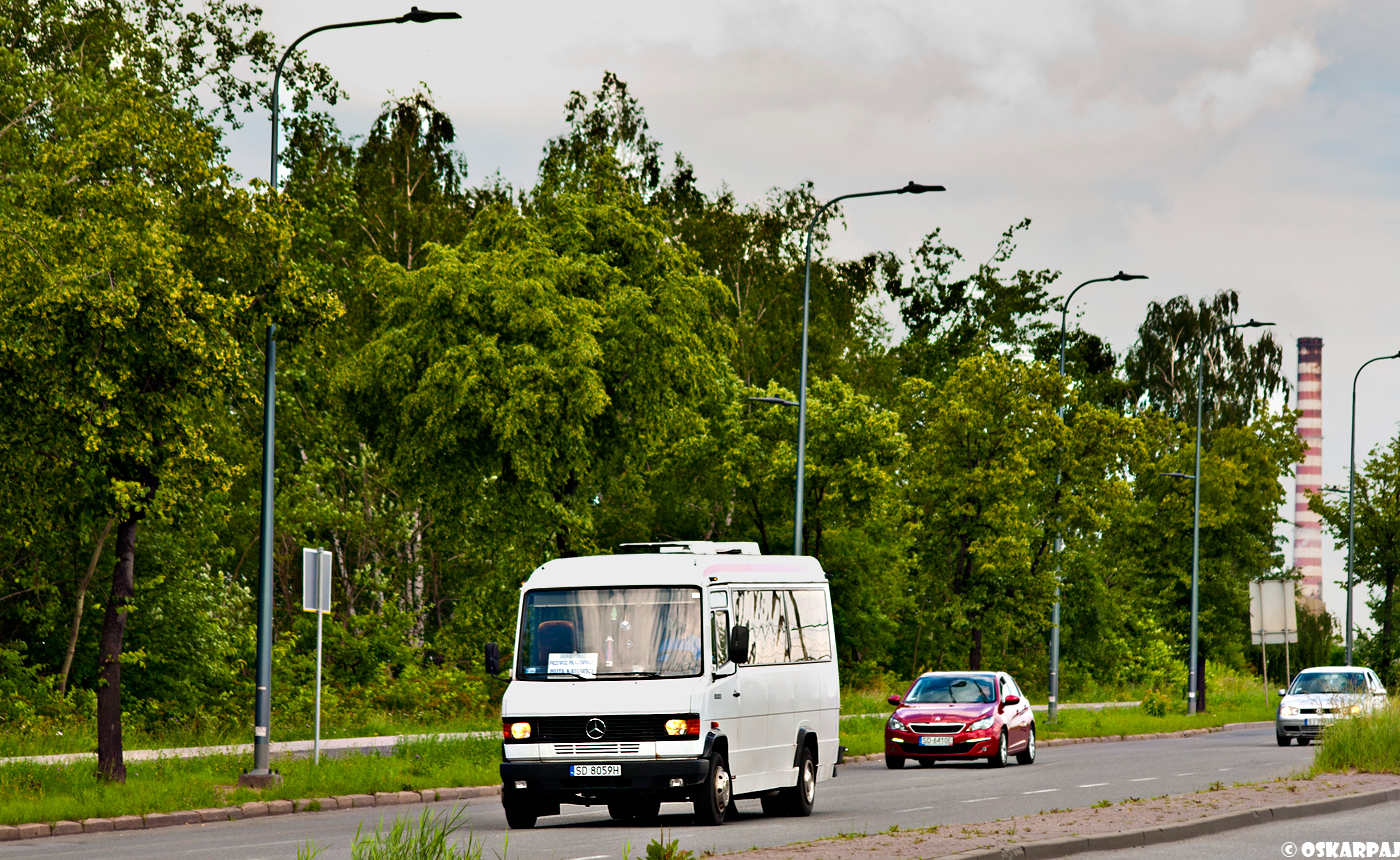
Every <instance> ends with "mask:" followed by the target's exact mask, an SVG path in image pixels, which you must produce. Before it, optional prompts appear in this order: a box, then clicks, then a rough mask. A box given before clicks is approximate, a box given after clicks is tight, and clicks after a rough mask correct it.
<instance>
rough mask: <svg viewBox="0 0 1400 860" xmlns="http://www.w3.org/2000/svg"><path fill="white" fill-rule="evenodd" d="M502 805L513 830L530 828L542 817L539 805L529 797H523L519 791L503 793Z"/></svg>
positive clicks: (507, 822)
mask: <svg viewBox="0 0 1400 860" xmlns="http://www.w3.org/2000/svg"><path fill="white" fill-rule="evenodd" d="M501 806H503V807H505V810H506V824H508V825H510V829H511V830H529V829H530V828H531V827H534V826H535V822H536V821H539V819H540V811H539V807H538V805H536V803H535V802H534V801H533V800H532V799H530V798H529V797H521V796H520V793H519V792H517V791H509V792H504V793H502V794H501Z"/></svg>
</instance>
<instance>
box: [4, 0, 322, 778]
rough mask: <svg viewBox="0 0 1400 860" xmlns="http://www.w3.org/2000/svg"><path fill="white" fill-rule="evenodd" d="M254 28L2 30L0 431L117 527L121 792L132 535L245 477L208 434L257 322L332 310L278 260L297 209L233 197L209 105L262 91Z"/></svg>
mask: <svg viewBox="0 0 1400 860" xmlns="http://www.w3.org/2000/svg"><path fill="white" fill-rule="evenodd" d="M252 16H254V10H252V9H250V8H247V7H242V6H228V5H225V4H223V3H215V4H211V6H210V7H209V8H207V9H206V10H205V11H204V12H202V13H183V12H181V11H180V10H178V9H177V8H176V7H173V6H170V5H168V4H165V3H149V4H133V5H131V6H127V7H120V6H118V5H117V4H115V3H109V2H79V0H74V2H54V3H46V4H39V5H37V6H36V5H33V4H28V5H25V4H20V6H19V7H18V8H15V7H14V6H11V7H10V8H8V9H7V10H6V12H5V14H4V18H3V26H4V27H5V29H6V30H7V31H8V32H7V34H6V38H5V40H4V42H5V44H6V45H8V46H9V47H7V48H5V49H4V50H3V54H0V64H3V66H4V68H5V74H4V75H3V80H4V82H5V83H4V84H3V85H0V112H3V113H4V114H5V115H6V116H8V117H10V118H12V119H11V121H10V122H9V123H8V124H7V125H6V126H5V127H4V129H3V131H0V164H3V172H4V174H5V175H6V177H7V180H6V182H4V183H0V187H3V191H0V236H3V238H4V241H5V244H6V246H7V248H8V250H9V253H7V254H5V255H3V261H4V262H3V263H0V266H3V267H4V268H3V269H0V284H3V290H4V296H3V300H2V301H0V306H2V307H0V340H3V342H4V345H3V347H0V375H3V376H4V377H5V378H6V379H7V380H9V381H10V382H11V385H10V386H8V390H9V393H10V396H11V398H12V399H13V400H14V401H16V403H17V404H18V406H17V408H15V409H14V410H10V411H7V413H6V415H5V416H4V418H3V424H0V435H3V436H4V437H5V438H6V440H7V441H6V446H5V447H6V449H7V450H8V451H10V452H16V451H18V452H20V453H19V454H18V455H17V456H18V458H19V462H23V461H24V460H25V459H27V458H30V457H40V458H42V459H44V460H47V461H49V462H50V463H52V464H53V468H52V473H51V474H52V475H53V476H55V477H57V478H58V479H59V480H60V481H65V482H70V484H71V487H70V488H69V489H67V490H65V491H60V492H59V493H57V494H56V496H57V497H58V498H60V499H64V500H71V503H72V505H73V508H74V510H75V516H76V518H77V520H78V525H79V528H80V530H82V531H90V530H91V524H92V523H94V522H96V521H99V520H100V519H103V518H105V517H108V516H110V517H112V518H114V519H115V520H116V522H117V526H116V533H115V537H114V551H115V556H116V560H115V565H114V570H113V575H112V585H111V591H110V594H109V595H108V596H107V598H106V600H105V601H104V603H105V607H104V608H105V619H104V622H103V630H102V635H101V639H100V642H99V648H100V657H99V663H100V680H99V682H98V691H97V693H98V695H97V710H98V765H99V770H100V771H101V772H102V773H103V774H104V775H105V776H106V777H108V778H110V779H115V780H118V781H120V780H123V779H124V777H125V767H124V765H123V764H122V755H121V751H122V741H121V738H122V735H121V728H122V710H123V707H122V699H121V671H122V664H123V641H124V635H125V630H126V626H127V619H128V616H129V615H130V614H131V612H132V611H133V610H135V609H137V608H138V607H139V604H138V603H137V602H136V597H137V594H138V589H137V586H136V578H135V554H136V542H137V532H138V528H139V527H140V525H141V524H142V523H143V522H145V521H148V520H151V519H157V520H163V519H168V518H170V517H172V516H174V515H176V514H177V513H178V512H179V511H180V510H181V509H182V508H183V507H184V506H186V505H188V504H191V503H192V502H194V501H195V500H197V499H198V498H199V497H200V496H201V495H202V494H204V493H205V492H208V491H209V490H211V489H214V490H217V489H221V488H223V487H225V486H226V485H227V482H228V480H229V478H230V476H231V474H232V473H233V472H234V471H235V470H236V468H237V465H236V464H233V463H229V462H228V461H226V460H225V459H224V457H223V456H222V455H221V452H220V451H219V450H217V449H216V448H215V446H214V444H213V438H214V436H215V435H216V433H215V432H214V431H213V430H212V429H211V428H213V427H216V426H217V425H218V424H220V422H221V421H223V420H224V419H223V418H222V417H221V411H220V407H219V404H220V403H221V402H222V401H224V398H225V397H226V396H227V395H229V394H230V393H232V392H234V391H235V390H237V389H238V388H239V387H240V384H241V377H242V374H243V372H244V370H245V369H246V367H247V363H248V362H247V361H246V358H245V350H246V345H245V342H244V340H243V339H242V337H241V336H242V334H243V333H244V332H246V331H247V330H248V329H249V327H250V324H251V323H253V321H254V320H255V319H256V318H258V317H260V316H263V315H268V314H278V315H282V314H283V313H286V314H287V315H289V316H292V317H295V316H296V315H297V314H299V313H300V314H302V315H308V314H309V315H310V316H312V317H315V316H316V315H318V314H324V313H326V312H329V311H332V310H333V308H331V307H329V306H327V305H326V303H325V302H323V301H322V300H321V299H320V298H319V297H317V296H315V295H314V294H308V293H306V292H305V291H303V290H302V284H301V283H300V282H299V281H298V279H297V278H296V275H295V271H294V270H292V269H288V268H285V267H284V268H281V269H279V267H278V266H277V265H276V263H277V261H278V259H279V258H280V256H281V255H282V253H283V252H284V250H285V241H286V238H287V233H286V218H285V214H284V212H283V211H282V209H281V207H280V205H278V203H277V202H276V201H271V202H269V203H267V204H261V203H259V202H258V201H256V199H255V197H254V195H253V194H252V193H250V192H249V191H248V190H246V189H241V188H239V187H237V184H236V182H235V177H233V175H232V174H231V172H230V171H229V170H228V168H227V167H225V166H224V165H223V164H222V158H223V152H222V150H221V149H220V146H219V132H218V130H217V128H216V126H215V125H214V123H213V119H212V115H211V114H210V113H207V112H206V111H205V110H204V109H202V108H201V107H200V105H199V103H198V101H197V97H196V93H197V91H198V90H199V89H200V88H205V89H209V90H212V91H213V92H215V93H216V94H217V95H218V96H219V97H220V99H221V101H220V104H219V106H218V107H217V108H215V112H217V113H219V114H220V115H222V116H223V117H224V118H226V119H233V118H234V110H235V108H236V107H237V105H238V104H239V103H243V104H245V105H246V102H247V99H248V98H249V97H250V96H251V93H252V92H254V91H255V88H256V84H255V82H251V81H248V80H245V79H242V78H239V77H237V76H236V75H235V74H234V71H235V67H236V66H237V65H238V64H240V63H243V62H245V61H251V62H252V64H253V66H254V67H255V70H256V69H257V68H265V67H266V61H267V58H268V54H269V53H270V52H271V51H272V50H273V48H274V47H275V46H273V45H272V44H271V42H270V41H269V40H268V38H267V36H266V34H263V33H260V32H258V31H256V30H255V29H253V21H252V20H251V18H252ZM225 414H226V413H225ZM36 489H40V490H48V489H50V488H49V487H42V488H36ZM41 504H42V502H41ZM70 522H71V520H70Z"/></svg>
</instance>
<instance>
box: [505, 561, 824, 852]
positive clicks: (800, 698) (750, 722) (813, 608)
mask: <svg viewBox="0 0 1400 860" xmlns="http://www.w3.org/2000/svg"><path fill="white" fill-rule="evenodd" d="M496 660H497V649H496V647H495V646H494V645H487V669H488V671H490V672H492V674H495V671H496V670H497V668H498V667H497V666H494V665H492V663H493V662H496ZM512 662H513V666H512V668H511V670H510V686H509V687H508V688H507V689H506V692H505V695H504V698H503V699H502V701H501V727H502V735H503V745H502V750H503V751H502V762H501V783H502V791H501V803H502V804H503V805H504V806H505V812H506V820H507V822H508V823H509V824H510V826H511V827H516V828H520V827H533V826H534V825H535V822H536V821H537V820H538V819H539V817H540V816H545V815H557V814H558V813H559V809H560V804H566V803H567V804H583V805H593V804H606V805H607V808H608V812H609V813H610V814H611V815H612V817H613V818H615V819H619V820H625V821H643V820H648V819H654V818H655V817H656V816H657V814H658V812H659V809H660V805H661V803H663V802H675V801H682V802H688V803H691V804H692V805H693V807H694V811H695V820H696V821H697V822H698V823H703V824H720V823H721V822H723V821H724V817H725V813H726V812H728V811H729V809H730V807H731V805H732V804H733V802H734V800H735V799H738V798H759V799H760V800H761V802H762V805H763V809H764V811H765V812H766V813H768V814H770V815H808V814H810V813H811V811H812V804H813V801H814V800H815V799H816V788H817V783H819V782H822V781H824V780H827V779H830V778H831V777H833V776H835V764H836V758H837V753H838V745H837V740H838V737H837V725H838V718H839V713H840V706H841V702H840V682H839V678H838V676H837V668H836V641H835V636H834V631H833V629H832V612H831V593H830V589H829V588H828V587H827V581H826V577H825V575H824V574H823V572H822V569H821V565H820V564H819V563H818V562H817V561H816V559H813V558H807V557H800V556H763V555H760V554H759V551H758V546H757V544H753V543H718V542H713V543H712V542H706V541H691V542H683V543H666V544H628V545H624V546H623V547H621V551H620V553H619V554H617V555H606V556H592V557H587V558H563V559H556V560H554V561H550V562H547V563H545V564H544V565H541V566H540V567H539V568H538V569H536V570H535V571H534V573H532V574H531V575H530V578H529V579H528V580H526V582H525V584H524V586H523V587H522V588H521V595H520V615H519V624H518V627H517V631H516V641H515V650H514V654H513V660H512Z"/></svg>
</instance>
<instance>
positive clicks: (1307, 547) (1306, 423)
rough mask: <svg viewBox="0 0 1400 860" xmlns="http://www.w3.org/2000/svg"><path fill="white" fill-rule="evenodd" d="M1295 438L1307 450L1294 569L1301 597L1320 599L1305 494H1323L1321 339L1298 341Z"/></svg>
mask: <svg viewBox="0 0 1400 860" xmlns="http://www.w3.org/2000/svg"><path fill="white" fill-rule="evenodd" d="M1298 411H1299V412H1300V413H1301V414H1300V415H1299V416H1298V435H1299V436H1300V437H1302V439H1303V444H1305V445H1307V446H1308V449H1307V453H1305V454H1304V455H1303V462H1302V463H1300V464H1299V465H1298V478H1297V487H1296V490H1295V491H1294V496H1293V498H1294V515H1293V522H1294V526H1293V565H1294V567H1297V568H1299V569H1300V570H1301V572H1302V574H1303V581H1302V583H1300V585H1301V587H1300V588H1299V593H1300V595H1302V596H1304V597H1313V598H1316V599H1318V600H1320V599H1321V598H1322V524H1321V522H1320V520H1319V519H1318V516H1317V514H1315V513H1313V512H1312V511H1311V510H1309V509H1308V493H1309V492H1321V490H1322V338H1320V337H1300V338H1298Z"/></svg>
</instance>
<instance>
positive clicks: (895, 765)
mask: <svg viewBox="0 0 1400 860" xmlns="http://www.w3.org/2000/svg"><path fill="white" fill-rule="evenodd" d="M885 767H887V768H889V769H890V770H903V769H904V756H902V755H890V754H889V753H885Z"/></svg>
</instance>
